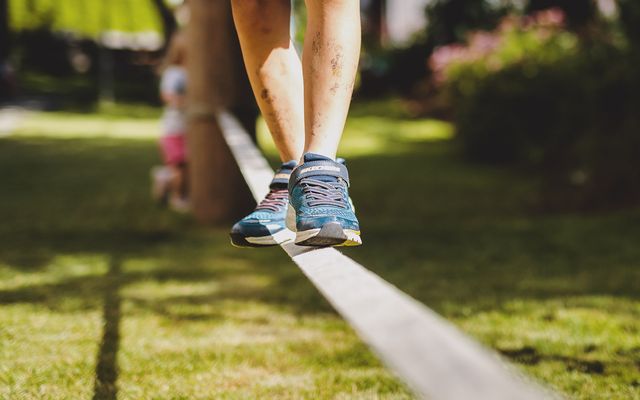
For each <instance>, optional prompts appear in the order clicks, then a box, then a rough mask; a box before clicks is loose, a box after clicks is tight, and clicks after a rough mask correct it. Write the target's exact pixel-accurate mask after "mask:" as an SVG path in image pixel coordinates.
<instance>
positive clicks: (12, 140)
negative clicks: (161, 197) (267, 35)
mask: <svg viewBox="0 0 640 400" xmlns="http://www.w3.org/2000/svg"><path fill="white" fill-rule="evenodd" d="M158 115H159V111H158V110H157V109H153V108H144V107H143V108H135V109H134V108H128V107H122V106H115V107H112V108H109V109H103V110H101V112H100V113H99V114H95V115H91V114H79V113H41V114H38V113H36V114H31V115H29V116H28V118H27V119H26V120H25V121H24V124H23V125H22V126H21V127H20V129H19V131H18V132H16V133H15V134H14V135H13V136H10V137H8V138H3V139H0V170H1V171H3V174H4V175H3V182H2V187H1V188H0V221H2V224H0V398H3V399H4V398H10V399H14V398H17V399H41V398H52V399H53V398H56V399H58V398H74V399H75V398H91V397H92V396H93V395H94V392H96V393H98V396H97V398H108V397H107V396H106V395H104V394H103V392H101V391H99V390H96V389H94V381H95V379H96V373H97V372H98V371H97V370H101V369H100V368H106V370H107V372H109V368H108V367H110V366H111V367H115V368H116V370H117V374H116V376H115V379H114V382H115V384H116V385H117V387H116V389H117V395H118V398H119V399H155V398H185V399H186V398H188V399H212V398H230V399H236V398H237V399H245V398H252V399H253V398H277V399H405V398H410V396H409V395H408V393H407V391H406V389H405V388H404V387H403V386H402V385H401V384H400V383H399V382H398V381H397V380H396V379H395V378H394V377H393V376H392V375H391V374H390V373H389V372H388V371H387V370H386V369H385V368H383V367H382V366H381V364H380V363H379V362H378V361H377V359H376V358H375V357H374V355H373V354H372V353H371V352H370V351H369V350H368V349H367V348H366V346H365V345H364V344H362V342H360V341H359V340H358V338H357V337H356V336H355V334H354V333H353V331H351V329H350V328H349V327H348V326H347V324H346V323H345V322H344V321H342V320H341V318H339V317H338V316H337V315H336V314H335V313H334V312H333V311H332V310H331V308H330V306H329V305H328V304H327V303H326V302H325V301H324V300H323V299H322V297H321V296H320V295H319V294H318V293H317V292H316V290H315V289H314V288H313V287H312V286H311V284H310V283H309V282H308V281H307V280H306V278H304V277H303V276H302V274H301V273H300V272H299V271H298V270H297V269H296V267H295V266H294V265H293V264H292V263H291V262H290V261H289V260H288V258H287V257H286V255H284V254H283V253H282V252H281V251H280V250H279V249H267V250H254V251H244V250H238V249H234V248H232V247H231V246H230V245H229V243H228V238H227V228H228V227H218V228H201V227H197V226H196V225H195V224H194V223H193V222H192V221H190V220H189V219H188V218H183V217H180V216H176V215H173V214H171V213H169V212H167V211H165V210H162V209H160V208H158V207H156V206H154V205H153V204H152V203H151V202H150V200H149V198H148V172H149V168H150V167H151V166H152V165H154V164H156V163H159V156H158V154H157V152H158V150H157V145H156V143H155V141H156V139H155V138H156V136H157V127H158V123H157V117H158ZM133 116H136V117H135V118H132V117H133ZM260 132H261V133H260V136H259V138H260V142H261V143H262V144H263V146H264V147H265V149H266V153H267V154H268V156H269V157H270V158H271V159H272V160H273V159H275V158H276V157H275V151H274V148H273V145H272V144H270V140H268V137H267V135H266V134H267V132H266V131H265V129H264V126H263V125H262V128H261V129H260ZM451 135H452V129H451V126H450V125H448V124H446V123H443V122H439V121H434V120H414V119H411V118H409V117H408V116H407V114H406V112H405V111H404V108H403V106H402V103H401V102H399V101H390V102H376V103H369V104H362V105H356V106H355V107H354V109H353V113H352V118H351V119H350V121H349V123H348V127H347V130H346V132H345V139H344V141H343V143H342V146H341V151H340V155H342V156H344V157H346V158H347V159H348V165H349V169H350V174H351V178H352V187H351V194H352V197H353V198H354V201H355V202H356V207H357V209H358V214H359V217H360V220H361V223H362V228H363V238H364V241H365V245H364V246H363V247H362V248H358V249H350V250H348V251H347V252H348V254H349V255H350V256H352V257H353V258H355V259H356V260H357V261H359V262H361V263H363V264H364V265H366V266H367V267H368V268H371V269H372V270H374V271H375V272H376V273H378V274H380V275H381V276H382V277H383V278H385V279H387V280H389V281H391V282H392V283H393V284H395V285H397V286H398V287H400V288H401V289H402V290H404V291H406V292H407V293H409V294H410V295H412V296H413V297H415V298H417V299H419V300H420V301H422V302H424V303H425V304H427V305H428V306H430V307H432V308H434V309H435V310H436V311H438V312H439V313H441V314H442V315H444V316H445V317H447V318H448V319H450V320H452V321H453V322H454V323H455V324H457V325H458V326H459V327H460V328H461V329H463V330H464V331H466V332H468V333H469V334H471V335H473V336H474V337H476V338H478V339H479V340H480V341H482V342H483V343H485V344H487V345H488V346H491V347H493V348H494V349H496V350H498V351H499V352H501V353H503V354H504V355H505V356H506V357H507V358H508V359H510V360H512V361H513V362H514V363H515V364H516V365H518V367H519V368H522V369H523V370H524V371H527V372H528V373H530V374H531V375H533V376H535V377H537V378H538V379H541V380H542V381H544V382H546V383H547V384H549V385H551V386H553V387H555V388H557V389H558V390H561V391H563V392H564V393H566V394H568V395H570V396H571V397H574V398H578V399H640V373H639V372H640V370H639V369H638V364H637V360H638V359H640V353H639V350H638V349H640V323H639V322H638V321H640V303H639V302H638V295H639V293H640V285H639V284H638V282H640V268H638V267H639V266H640V265H639V264H638V260H640V248H639V247H638V246H637V238H638V237H640V223H639V222H640V214H639V212H638V210H628V211H625V212H619V213H617V214H611V215H605V214H603V215H544V214H539V213H536V212H535V211H534V210H531V209H530V208H529V206H528V205H529V204H530V201H529V200H530V196H531V194H532V193H533V191H532V190H531V184H530V183H529V182H527V180H526V177H525V176H523V175H520V174H516V173H513V172H511V171H503V170H497V169H491V168H485V167H477V166H475V165H465V164H463V163H461V162H460V161H459V159H458V158H457V157H456V154H455V152H454V149H453V147H452V143H451V141H450V140H449V139H450V137H451ZM107 328H108V329H107ZM113 328H117V331H118V332H119V333H120V335H119V336H118V337H113V336H112V335H106V336H105V332H106V333H109V332H110V330H109V329H113ZM100 357H102V364H101V365H102V367H100V368H98V366H97V365H98V364H99V363H98V360H99V359H100ZM110 357H111V358H110ZM101 371H103V370H101ZM102 373H103V374H106V375H105V376H107V377H108V376H109V373H104V372H102ZM101 393H102V394H101ZM101 396H102V397H101Z"/></svg>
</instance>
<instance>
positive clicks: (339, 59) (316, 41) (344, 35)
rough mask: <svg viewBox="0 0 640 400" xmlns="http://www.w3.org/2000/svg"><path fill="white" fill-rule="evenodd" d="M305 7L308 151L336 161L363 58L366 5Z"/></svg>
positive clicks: (311, 3) (311, 1) (347, 1)
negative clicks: (363, 7)
mask: <svg viewBox="0 0 640 400" xmlns="http://www.w3.org/2000/svg"><path fill="white" fill-rule="evenodd" d="M305 2H306V4H307V14H308V21H307V32H306V37H305V42H304V52H303V60H302V64H303V70H304V100H305V103H304V106H305V113H306V114H305V147H304V152H305V153H306V152H313V153H318V154H322V155H324V156H327V157H329V158H335V156H336V151H337V148H338V144H339V142H340V138H341V136H342V131H343V129H344V123H345V120H346V118H347V113H348V111H349V104H350V102H351V95H352V92H353V85H354V82H355V77H356V72H357V67H358V60H359V56H360V1H359V0H305Z"/></svg>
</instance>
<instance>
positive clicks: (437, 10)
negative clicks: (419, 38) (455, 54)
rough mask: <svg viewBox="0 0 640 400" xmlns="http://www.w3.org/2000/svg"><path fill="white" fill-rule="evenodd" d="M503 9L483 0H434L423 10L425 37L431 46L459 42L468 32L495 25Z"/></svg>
mask: <svg viewBox="0 0 640 400" xmlns="http://www.w3.org/2000/svg"><path fill="white" fill-rule="evenodd" d="M507 10H508V7H506V6H497V7H496V6H495V4H492V2H489V1H486V0H436V1H434V2H432V3H431V4H429V6H428V7H427V9H426V13H427V20H428V21H429V24H428V26H427V32H426V37H427V39H428V40H429V41H430V42H431V44H432V45H435V46H442V45H446V44H449V43H455V42H460V41H462V40H464V38H465V36H466V35H467V33H468V32H470V31H474V30H477V29H491V28H493V27H495V26H496V24H497V23H498V21H499V19H500V17H501V16H502V15H504V14H505V12H506V11H507Z"/></svg>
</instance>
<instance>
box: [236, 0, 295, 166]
mask: <svg viewBox="0 0 640 400" xmlns="http://www.w3.org/2000/svg"><path fill="white" fill-rule="evenodd" d="M231 3H232V9H233V18H234V20H235V24H236V29H237V31H238V37H239V38H240V46H241V47H242V53H243V55H244V62H245V65H246V67H247V72H248V75H249V80H250V81H251V87H252V88H253V92H254V94H255V96H256V100H257V102H258V106H259V107H260V111H261V112H262V115H263V116H264V118H265V120H266V122H267V126H268V127H269V130H270V131H271V135H272V136H273V140H274V142H275V144H276V147H277V148H278V152H279V153H280V158H281V159H282V161H290V160H298V159H300V157H301V155H302V150H303V145H304V134H303V131H304V119H303V118H304V105H303V104H304V103H303V84H302V67H301V65H300V59H299V58H298V54H297V53H296V51H295V48H294V47H293V44H292V43H291V39H290V36H289V20H290V17H291V3H290V0H232V2H231Z"/></svg>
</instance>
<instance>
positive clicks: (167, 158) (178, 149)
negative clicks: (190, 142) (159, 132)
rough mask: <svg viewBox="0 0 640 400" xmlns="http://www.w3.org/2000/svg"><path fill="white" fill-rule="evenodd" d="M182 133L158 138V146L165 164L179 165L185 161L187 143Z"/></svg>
mask: <svg viewBox="0 0 640 400" xmlns="http://www.w3.org/2000/svg"><path fill="white" fill-rule="evenodd" d="M185 136H186V135H184V134H182V135H164V136H162V137H161V138H160V147H161V148H162V155H163V156H164V162H165V164H167V165H180V164H184V163H186V162H187V144H186V139H185Z"/></svg>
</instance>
